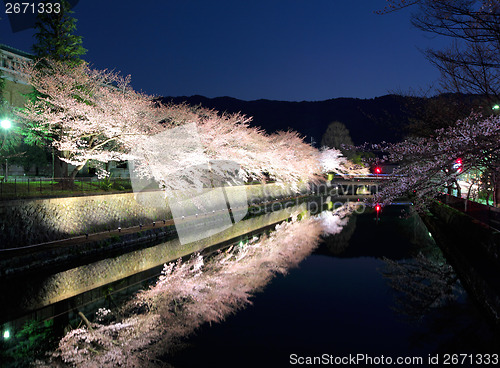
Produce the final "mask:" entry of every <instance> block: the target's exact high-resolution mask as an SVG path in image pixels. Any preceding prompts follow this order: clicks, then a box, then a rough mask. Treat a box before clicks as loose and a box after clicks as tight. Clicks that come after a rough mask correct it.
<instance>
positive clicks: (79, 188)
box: [0, 176, 132, 200]
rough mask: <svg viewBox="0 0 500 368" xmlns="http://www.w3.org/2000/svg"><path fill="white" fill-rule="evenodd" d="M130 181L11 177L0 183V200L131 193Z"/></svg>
mask: <svg viewBox="0 0 500 368" xmlns="http://www.w3.org/2000/svg"><path fill="white" fill-rule="evenodd" d="M131 190H132V185H131V183H130V180H129V179H122V178H104V179H99V178H97V177H77V178H75V180H71V179H69V178H42V177H39V178H35V177H25V176H21V177H9V179H8V180H5V179H4V180H1V181H0V200H2V199H4V200H5V199H16V198H32V197H33V198H34V197H64V196H75V195H91V194H96V193H101V194H102V193H103V192H125V191H131Z"/></svg>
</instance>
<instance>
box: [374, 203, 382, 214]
mask: <svg viewBox="0 0 500 368" xmlns="http://www.w3.org/2000/svg"><path fill="white" fill-rule="evenodd" d="M381 209H382V207H381V206H380V205H379V204H377V205H376V206H375V211H377V213H379V212H380V210H381Z"/></svg>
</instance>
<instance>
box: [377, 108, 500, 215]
mask: <svg viewBox="0 0 500 368" xmlns="http://www.w3.org/2000/svg"><path fill="white" fill-rule="evenodd" d="M373 148H374V149H380V150H382V151H385V152H387V156H386V157H385V159H387V160H388V161H389V162H394V163H399V164H400V167H399V168H398V169H396V170H394V173H393V174H392V176H391V178H390V179H391V180H390V182H389V183H388V184H387V185H386V186H384V187H383V189H382V190H381V191H380V192H379V193H378V195H377V196H376V198H375V200H376V201H378V202H381V203H382V202H383V203H390V202H392V201H394V200H395V199H397V198H398V197H401V196H407V195H410V196H411V197H414V199H415V203H416V204H417V205H419V204H422V203H424V202H425V200H426V199H427V198H429V197H432V196H435V195H436V194H438V193H439V192H442V191H443V189H444V188H446V187H450V186H451V185H452V184H453V183H455V182H456V180H457V178H458V177H459V175H462V174H464V173H467V172H470V171H472V170H479V171H489V172H493V173H496V174H497V176H496V177H497V181H496V183H493V185H496V186H498V184H499V182H498V179H499V175H498V174H499V170H500V157H499V154H500V117H498V116H489V117H486V118H485V117H483V116H481V115H478V114H472V115H470V116H469V117H468V118H466V119H464V120H460V121H458V122H457V123H456V124H455V125H453V126H451V127H449V128H447V129H439V130H436V131H435V133H434V135H433V136H431V137H429V138H412V139H408V140H405V141H404V142H401V143H396V144H381V145H374V146H373ZM457 159H460V160H461V161H462V167H461V170H458V171H457V170H454V169H453V164H454V163H455V162H456V160H457ZM497 192H498V191H497ZM497 196H498V193H497Z"/></svg>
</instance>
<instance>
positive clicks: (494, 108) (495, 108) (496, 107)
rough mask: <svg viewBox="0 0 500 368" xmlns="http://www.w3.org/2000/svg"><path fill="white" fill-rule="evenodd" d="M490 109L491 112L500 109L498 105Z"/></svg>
mask: <svg viewBox="0 0 500 368" xmlns="http://www.w3.org/2000/svg"><path fill="white" fill-rule="evenodd" d="M492 109H493V110H498V109H500V105H495V106H493V107H492Z"/></svg>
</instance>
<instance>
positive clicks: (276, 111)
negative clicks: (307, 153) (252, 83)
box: [157, 95, 410, 146]
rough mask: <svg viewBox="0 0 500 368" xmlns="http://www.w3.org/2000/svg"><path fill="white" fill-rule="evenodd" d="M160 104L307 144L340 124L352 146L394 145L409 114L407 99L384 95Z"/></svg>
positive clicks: (198, 98)
mask: <svg viewBox="0 0 500 368" xmlns="http://www.w3.org/2000/svg"><path fill="white" fill-rule="evenodd" d="M157 100H159V101H161V102H163V103H174V104H180V103H184V102H185V103H187V104H189V105H201V106H203V107H206V108H210V109H214V110H217V111H220V112H228V113H237V112H241V113H242V114H244V115H247V116H251V117H252V118H253V120H252V123H251V125H253V126H259V127H261V128H263V129H264V130H266V131H267V132H268V133H273V132H276V131H279V130H288V129H292V130H295V131H297V132H299V133H300V134H302V135H303V136H305V140H306V141H307V142H311V137H312V138H313V139H314V141H315V142H317V143H316V146H318V145H319V142H321V137H322V136H323V134H324V132H325V131H326V128H327V127H328V124H329V123H331V122H333V121H340V122H342V123H344V125H345V126H346V127H347V128H348V129H349V132H350V134H351V137H352V139H353V142H354V144H356V145H359V144H363V143H364V142H372V143H374V142H380V141H388V142H395V141H398V140H400V139H401V138H403V137H404V135H405V134H406V132H407V126H408V122H409V118H410V114H409V113H408V111H407V99H406V98H405V97H402V96H398V95H385V96H381V97H376V98H372V99H359V98H335V99H330V100H325V101H301V102H289V101H274V100H254V101H244V100H238V99H236V98H232V97H216V98H207V97H204V96H199V95H195V96H190V97H186V96H182V97H161V98H158V99H157Z"/></svg>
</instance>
